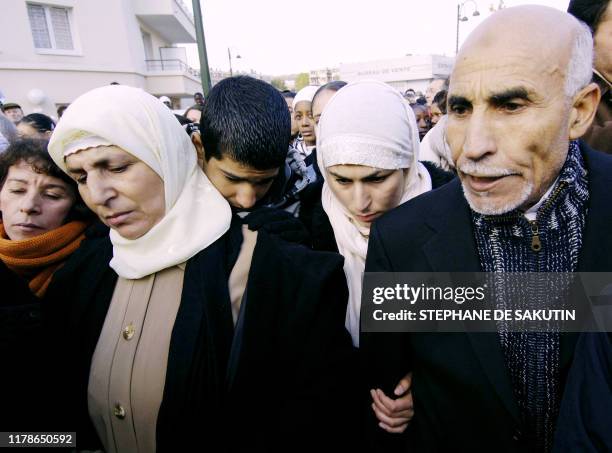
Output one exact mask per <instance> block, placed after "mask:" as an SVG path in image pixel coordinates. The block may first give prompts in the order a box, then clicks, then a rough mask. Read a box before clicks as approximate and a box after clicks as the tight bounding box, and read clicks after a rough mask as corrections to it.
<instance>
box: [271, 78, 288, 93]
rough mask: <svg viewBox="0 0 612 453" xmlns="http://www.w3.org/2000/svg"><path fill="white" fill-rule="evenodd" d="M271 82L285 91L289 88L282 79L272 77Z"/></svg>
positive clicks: (278, 88)
mask: <svg viewBox="0 0 612 453" xmlns="http://www.w3.org/2000/svg"><path fill="white" fill-rule="evenodd" d="M270 83H271V84H272V86H273V87H274V88H276V89H277V90H279V91H283V90H286V89H287V86H286V85H285V81H284V80H282V79H272V82H270Z"/></svg>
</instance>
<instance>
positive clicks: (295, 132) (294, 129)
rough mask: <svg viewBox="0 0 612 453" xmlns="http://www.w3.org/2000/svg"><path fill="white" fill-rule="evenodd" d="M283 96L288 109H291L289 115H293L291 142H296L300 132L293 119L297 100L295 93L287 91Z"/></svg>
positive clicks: (283, 92)
mask: <svg viewBox="0 0 612 453" xmlns="http://www.w3.org/2000/svg"><path fill="white" fill-rule="evenodd" d="M281 94H282V95H283V98H285V102H286V103H287V108H289V114H290V115H291V141H293V140H295V139H296V138H297V136H298V133H299V132H300V128H299V126H298V124H297V121H295V118H294V117H293V99H294V98H295V91H291V90H285V91H282V92H281Z"/></svg>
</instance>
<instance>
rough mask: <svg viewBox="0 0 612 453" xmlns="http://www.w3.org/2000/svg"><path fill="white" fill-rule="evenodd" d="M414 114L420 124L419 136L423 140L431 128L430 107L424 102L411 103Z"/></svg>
mask: <svg viewBox="0 0 612 453" xmlns="http://www.w3.org/2000/svg"><path fill="white" fill-rule="evenodd" d="M410 107H412V110H413V112H414V116H415V117H416V121H417V125H418V126H419V137H420V139H421V140H423V137H425V134H427V132H428V131H429V129H430V128H431V117H430V116H429V109H428V108H427V106H425V105H422V104H418V103H415V104H411V105H410Z"/></svg>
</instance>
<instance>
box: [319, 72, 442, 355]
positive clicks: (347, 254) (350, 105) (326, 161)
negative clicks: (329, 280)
mask: <svg viewBox="0 0 612 453" xmlns="http://www.w3.org/2000/svg"><path fill="white" fill-rule="evenodd" d="M316 135H317V162H318V164H319V168H320V169H321V173H322V174H323V178H324V179H325V183H324V184H323V193H322V202H323V209H324V210H325V212H326V213H327V216H328V217H329V220H330V222H331V225H332V227H333V229H334V235H335V237H336V243H337V244H338V250H339V251H340V254H341V255H342V256H344V273H345V274H346V279H347V282H348V287H349V304H348V307H347V311H346V328H347V329H348V330H349V332H350V333H351V336H352V337H353V344H354V345H355V346H359V311H360V309H361V284H362V277H363V271H364V269H365V258H366V252H367V250H368V236H369V229H368V228H364V227H359V226H357V224H356V223H355V222H354V221H353V220H352V218H351V215H350V213H349V211H348V210H347V209H346V208H345V207H344V206H343V205H342V203H340V201H339V200H338V199H337V198H336V196H335V195H334V193H333V192H332V190H331V189H330V188H329V184H328V182H327V171H326V169H327V168H328V167H331V166H333V165H348V164H352V165H365V166H368V167H375V168H382V169H386V170H397V169H402V168H409V171H408V175H407V177H406V178H405V181H406V184H405V186H404V188H403V192H402V197H401V201H400V203H404V202H405V201H407V200H409V199H411V198H413V197H416V196H417V195H420V194H422V193H423V192H427V191H428V190H431V178H430V176H429V173H428V172H427V169H426V168H425V167H424V166H423V164H421V163H420V162H419V129H418V126H417V124H416V120H415V117H414V113H413V112H412V108H411V107H410V105H409V104H408V103H407V102H406V101H405V100H404V98H403V97H402V96H401V95H400V94H399V93H398V92H397V91H395V90H394V89H393V88H391V87H390V86H389V85H387V84H385V83H382V82H377V81H361V82H355V83H350V84H348V85H346V86H345V87H343V88H342V89H341V90H339V91H338V92H337V93H336V94H335V95H334V96H333V97H332V98H331V99H330V101H329V102H328V104H327V105H326V106H325V108H324V110H323V114H322V115H321V118H320V119H319V126H318V130H317V134H316Z"/></svg>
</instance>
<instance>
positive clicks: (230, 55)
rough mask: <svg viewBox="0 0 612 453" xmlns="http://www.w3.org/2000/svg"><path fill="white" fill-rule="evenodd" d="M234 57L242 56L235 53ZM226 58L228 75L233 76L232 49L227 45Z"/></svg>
mask: <svg viewBox="0 0 612 453" xmlns="http://www.w3.org/2000/svg"><path fill="white" fill-rule="evenodd" d="M234 58H236V59H238V58H242V57H241V56H240V55H236V56H235V57H234ZM227 59H228V60H229V67H230V77H233V75H234V71H233V70H232V51H231V50H230V48H229V47H228V48H227Z"/></svg>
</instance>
